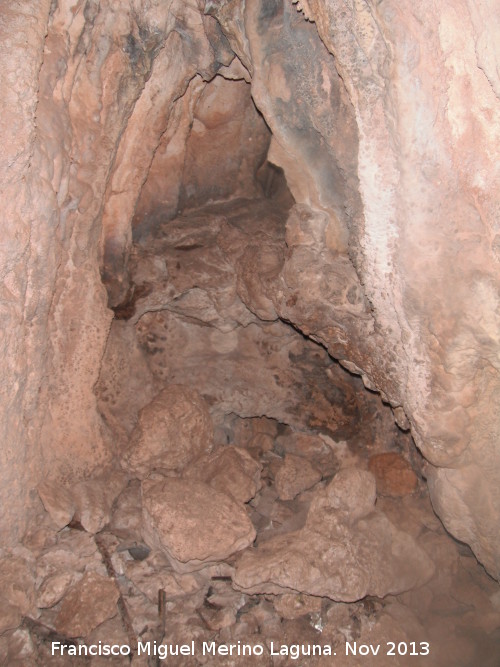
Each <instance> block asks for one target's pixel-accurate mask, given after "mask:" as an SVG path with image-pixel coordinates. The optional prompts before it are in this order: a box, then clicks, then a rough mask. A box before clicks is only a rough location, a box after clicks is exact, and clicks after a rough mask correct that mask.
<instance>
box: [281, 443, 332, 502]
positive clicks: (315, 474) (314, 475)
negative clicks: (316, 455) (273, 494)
mask: <svg viewBox="0 0 500 667" xmlns="http://www.w3.org/2000/svg"><path fill="white" fill-rule="evenodd" d="M321 477H322V475H321V473H320V471H319V470H318V469H317V468H315V467H314V466H313V465H312V463H309V461H308V460H307V459H305V458H302V457H301V456H295V455H294V454H287V455H286V456H285V459H284V461H283V464H282V465H281V467H280V468H279V470H278V472H277V473H276V477H275V483H276V489H277V491H278V495H279V497H280V498H281V500H293V499H294V498H295V496H296V495H297V494H299V493H300V492H301V491H305V490H306V489H310V488H311V486H314V485H315V484H316V483H317V482H319V481H320V479H321Z"/></svg>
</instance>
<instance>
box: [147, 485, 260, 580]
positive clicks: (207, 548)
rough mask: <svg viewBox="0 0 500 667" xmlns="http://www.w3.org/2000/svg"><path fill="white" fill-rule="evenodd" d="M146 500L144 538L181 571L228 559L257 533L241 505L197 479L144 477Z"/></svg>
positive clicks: (249, 542)
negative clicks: (154, 479) (153, 478)
mask: <svg viewBox="0 0 500 667" xmlns="http://www.w3.org/2000/svg"><path fill="white" fill-rule="evenodd" d="M142 502H143V513H144V522H145V525H144V532H145V537H146V541H149V542H150V544H151V545H152V546H157V547H160V548H162V549H163V550H165V552H166V554H167V555H168V556H169V558H170V560H171V562H172V564H173V566H174V567H177V568H178V569H179V570H181V571H182V570H183V569H199V568H201V567H204V566H205V565H207V564H210V562H211V561H217V560H224V559H225V558H227V557H228V556H230V555H231V554H233V553H234V552H236V551H240V550H241V549H244V548H245V547H247V546H248V545H249V544H251V543H252V542H253V540H254V539H255V530H254V528H253V526H252V524H251V522H250V519H249V518H248V516H247V514H246V512H245V510H244V508H243V506H242V505H241V504H239V503H237V502H236V501H235V500H233V499H232V498H230V497H229V496H227V495H226V494H224V493H221V492H220V491H216V490H214V489H213V488H212V487H210V486H208V484H204V483H202V482H199V481H197V480H181V479H175V478H170V479H167V480H165V481H159V482H158V481H156V482H155V481H153V480H146V481H144V482H143V484H142Z"/></svg>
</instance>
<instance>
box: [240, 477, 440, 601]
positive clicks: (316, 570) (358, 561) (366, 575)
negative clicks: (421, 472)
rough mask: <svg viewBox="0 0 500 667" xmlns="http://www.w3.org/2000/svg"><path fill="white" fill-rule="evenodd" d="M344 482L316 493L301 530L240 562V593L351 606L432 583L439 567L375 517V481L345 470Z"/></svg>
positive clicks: (384, 519)
mask: <svg viewBox="0 0 500 667" xmlns="http://www.w3.org/2000/svg"><path fill="white" fill-rule="evenodd" d="M338 476H339V479H337V477H335V478H334V479H333V481H332V482H331V483H330V485H329V486H328V487H327V488H325V489H321V490H318V492H317V493H316V495H315V497H314V499H313V501H312V503H311V506H310V509H309V513H308V516H307V520H306V524H305V526H304V527H303V528H302V529H300V530H298V531H296V532H293V533H288V534H283V535H278V536H276V537H272V538H270V539H269V540H266V541H265V542H263V543H262V544H260V545H259V546H258V547H257V548H254V549H249V550H247V551H245V552H244V553H243V554H242V555H241V556H240V558H239V559H238V562H237V564H236V569H235V574H234V579H233V581H234V584H235V586H237V587H238V588H239V589H240V590H243V591H246V592H248V593H257V592H258V593H274V594H278V593H286V592H290V591H299V592H302V593H306V594H308V595H316V596H321V597H329V598H331V599H332V600H338V601H344V602H348V601H354V600H359V599H361V598H362V597H364V596H365V595H376V596H378V597H384V596H385V595H387V594H389V593H392V594H396V593H401V592H402V591H405V590H408V589H411V588H414V587H418V586H420V585H422V584H424V583H425V582H426V581H428V580H429V579H430V577H431V576H432V574H433V572H434V567H433V564H432V561H431V560H430V559H429V557H428V556H427V554H426V553H425V551H423V550H422V549H420V548H419V546H418V545H417V543H416V542H415V540H414V539H413V538H412V537H411V536H410V535H408V534H406V533H404V532H402V531H400V530H398V529H397V528H396V527H395V526H394V525H393V524H392V523H391V522H390V521H389V520H388V519H387V517H386V516H385V515H384V514H383V513H382V512H380V511H378V510H375V508H374V506H373V505H374V502H375V481H374V479H373V477H372V476H371V474H370V473H366V472H363V471H358V470H355V469H352V470H347V469H346V470H345V471H341V472H340V473H338ZM370 479H371V484H370ZM336 480H337V481H336Z"/></svg>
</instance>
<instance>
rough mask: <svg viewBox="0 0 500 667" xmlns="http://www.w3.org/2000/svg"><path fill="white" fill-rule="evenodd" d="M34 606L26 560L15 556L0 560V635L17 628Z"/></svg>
mask: <svg viewBox="0 0 500 667" xmlns="http://www.w3.org/2000/svg"><path fill="white" fill-rule="evenodd" d="M34 604H35V589H34V579H33V570H32V567H31V565H30V563H29V562H28V560H26V559H25V558H23V557H22V556H17V555H9V556H5V557H3V558H0V634H2V633H3V632H5V631H6V630H12V629H14V628H17V626H18V625H19V623H20V622H21V619H22V617H23V616H24V615H29V614H32V613H33V611H34Z"/></svg>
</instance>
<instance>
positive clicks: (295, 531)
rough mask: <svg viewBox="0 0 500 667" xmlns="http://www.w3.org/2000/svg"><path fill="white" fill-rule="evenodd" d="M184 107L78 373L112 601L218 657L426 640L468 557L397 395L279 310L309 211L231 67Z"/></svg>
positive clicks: (424, 644) (158, 157) (160, 636)
mask: <svg viewBox="0 0 500 667" xmlns="http://www.w3.org/2000/svg"><path fill="white" fill-rule="evenodd" d="M192 109H193V111H192V117H191V118H189V122H187V121H188V119H182V120H181V121H180V122H179V125H178V128H182V127H183V124H184V125H188V127H189V130H188V131H187V132H186V131H185V130H182V129H181V130H179V129H177V132H179V131H180V132H183V135H182V136H183V138H184V144H182V145H179V146H178V151H177V153H176V152H175V150H173V149H172V148H171V143H172V142H173V143H174V144H175V135H174V136H172V134H170V135H169V138H168V140H165V141H164V142H163V143H164V145H162V144H160V147H159V148H158V151H157V152H156V154H155V157H154V159H153V162H152V165H151V169H150V171H149V174H148V177H147V178H146V180H145V181H144V185H143V187H142V191H141V194H140V197H139V200H138V205H137V208H136V212H135V215H134V219H133V229H134V233H133V241H134V242H133V244H132V246H131V248H130V252H129V255H128V258H127V275H126V284H127V286H128V287H127V293H126V296H125V299H124V300H123V301H122V302H121V303H119V304H117V305H116V306H114V308H113V310H114V313H115V319H114V321H113V324H112V327H111V332H110V335H109V338H108V343H107V349H106V352H105V355H104V358H103V362H102V367H101V373H100V378H99V382H98V383H97V385H96V395H97V398H98V406H99V409H100V411H101V414H102V416H103V418H104V421H105V423H106V424H107V425H108V426H109V427H110V429H111V431H112V433H113V445H114V448H115V455H116V459H117V461H119V466H120V468H121V470H124V471H125V472H126V485H125V486H124V488H123V490H122V492H121V494H120V495H119V496H118V497H117V498H116V500H115V503H114V505H113V510H112V511H111V512H110V515H109V517H108V518H109V522H108V523H107V524H106V525H105V526H104V527H103V530H102V531H101V532H100V533H99V534H100V535H101V539H102V540H104V544H105V547H104V548H105V550H106V553H111V554H113V557H114V559H115V560H114V561H113V570H114V569H115V568H116V571H119V572H120V573H122V576H123V577H124V581H125V582H127V584H126V585H125V586H122V587H121V590H122V592H123V591H124V590H126V591H127V592H126V593H123V595H124V598H123V599H124V604H125V605H126V608H128V609H133V610H134V614H140V618H141V622H142V621H143V619H144V618H147V619H148V624H147V629H145V630H144V632H143V634H142V635H141V641H142V642H143V644H147V645H152V643H154V642H155V641H156V642H159V643H163V644H164V645H168V646H172V647H175V646H178V645H180V644H182V643H185V639H186V637H189V638H193V637H195V638H196V641H197V642H198V644H199V646H203V643H202V642H203V641H208V640H210V641H212V640H213V639H214V638H215V639H216V642H217V643H218V644H220V645H223V646H226V645H231V644H233V645H234V647H235V648H234V651H235V653H237V652H238V651H239V650H240V648H238V649H237V648H236V647H240V646H241V645H242V644H243V645H245V646H246V650H247V651H249V652H250V653H247V654H246V657H241V656H244V655H245V654H244V653H242V654H241V656H238V658H235V661H234V662H231V663H230V664H240V663H239V662H238V660H240V661H241V660H243V661H244V660H245V659H247V658H248V656H249V655H252V660H255V658H256V655H257V654H255V655H254V654H253V653H252V650H253V648H252V647H257V649H256V650H260V647H261V646H262V647H266V648H265V650H266V653H269V652H271V655H267V658H266V660H271V662H269V664H288V663H287V662H286V660H287V659H290V651H292V653H293V651H294V650H296V651H299V649H298V648H297V649H290V645H291V644H294V645H298V644H300V645H302V646H303V647H304V648H303V649H300V651H302V650H303V651H304V655H303V656H302V658H305V659H306V660H309V661H310V664H323V663H322V662H317V663H316V662H315V661H313V660H312V659H311V657H310V656H309V653H308V651H310V650H311V649H310V648H307V647H312V646H314V645H316V647H317V648H316V649H314V650H317V651H318V655H320V653H322V654H323V655H327V656H328V655H329V651H330V650H331V651H333V649H334V647H336V646H337V647H340V645H341V643H342V641H344V640H346V639H347V638H349V641H350V642H351V644H350V645H351V646H355V645H357V643H361V642H360V641H359V640H360V639H361V638H362V637H363V633H364V632H365V633H366V632H367V629H368V628H370V627H372V626H373V625H375V627H378V628H380V627H386V628H387V630H386V631H387V632H388V633H389V634H391V633H393V634H391V636H393V635H394V636H395V637H397V638H399V639H400V640H401V641H400V642H398V645H399V647H400V648H399V649H398V650H399V651H401V652H402V651H403V649H404V651H405V652H408V651H410V652H413V653H416V654H421V655H422V656H426V655H427V651H428V650H429V644H430V643H429V641H428V638H429V637H433V641H434V645H436V642H437V641H438V640H437V637H436V635H435V633H434V630H433V629H432V628H433V627H434V625H435V622H436V618H438V617H439V616H440V614H441V609H440V608H439V604H441V602H440V603H439V604H438V603H436V602H430V601H429V600H428V598H427V593H425V591H430V590H431V589H432V588H434V587H435V585H436V568H443V567H444V568H446V569H448V568H451V570H452V571H453V573H454V574H453V575H452V577H453V578H454V580H455V578H456V581H458V580H459V579H461V578H462V577H464V576H466V577H468V576H470V574H471V572H472V571H475V572H476V574H477V575H479V576H481V575H480V570H481V568H480V566H478V564H477V562H476V560H475V558H474V557H473V554H472V552H471V550H470V549H469V547H468V546H466V545H464V544H461V543H458V542H456V541H455V540H454V539H453V538H452V537H451V536H450V535H449V534H448V533H447V532H446V530H445V529H444V528H443V526H442V524H441V522H440V521H439V520H438V518H437V517H436V515H435V514H434V511H433V509H432V505H431V502H430V499H429V493H428V490H427V485H426V462H425V459H424V458H423V457H422V455H421V454H420V452H419V451H418V450H417V448H416V447H415V444H414V442H413V439H412V437H411V433H410V431H409V423H408V422H407V420H406V418H405V416H404V413H403V414H401V408H399V412H398V409H396V410H395V411H393V409H392V408H391V406H390V404H389V402H388V401H385V402H384V401H383V400H382V398H381V396H380V394H379V393H378V392H377V391H373V389H374V387H373V386H372V385H371V383H370V381H369V380H368V379H367V378H366V377H364V378H363V379H361V377H360V375H361V373H360V372H359V369H358V368H357V367H356V366H355V365H354V364H352V363H349V362H348V361H347V360H345V359H344V360H343V365H341V364H340V363H339V362H338V360H336V359H335V358H334V357H333V356H331V354H330V353H329V351H328V349H327V348H326V345H325V344H324V342H323V341H322V339H321V336H316V335H315V330H314V328H313V327H312V326H311V327H310V328H305V329H306V332H307V333H305V332H304V330H303V329H301V328H300V327H297V326H296V325H294V323H293V322H291V321H288V320H287V318H286V317H284V316H283V312H282V311H281V309H280V304H281V303H282V300H283V295H282V292H283V291H284V290H288V293H287V296H286V299H285V303H286V305H288V306H290V307H291V308H295V309H297V310H298V312H300V309H301V307H302V306H303V305H305V307H306V308H307V305H308V304H307V301H305V303H304V304H303V303H301V301H304V291H303V290H301V289H297V290H290V289H289V286H288V285H287V284H286V278H285V276H286V264H287V262H289V263H292V265H293V261H294V255H299V257H300V256H301V254H302V253H303V251H304V248H305V249H307V248H308V246H309V245H310V244H311V238H313V239H314V235H315V234H317V233H318V232H317V228H316V227H317V226H319V228H321V222H322V216H321V214H318V212H317V211H314V210H313V209H312V208H311V207H308V206H305V205H299V206H298V205H297V204H296V202H295V201H294V198H293V196H292V194H291V192H290V190H289V189H288V186H287V182H286V176H285V174H284V172H283V170H282V169H280V168H279V167H276V166H275V165H273V164H272V163H270V162H268V161H267V158H268V153H269V146H270V144H271V140H272V134H271V132H270V130H269V128H268V126H267V124H266V123H265V122H264V121H263V119H262V117H261V115H260V112H259V111H258V110H257V109H256V107H255V105H254V103H253V100H252V98H251V95H250V86H249V85H248V84H247V83H246V82H244V81H242V80H240V81H236V82H234V81H232V82H231V81H228V80H226V79H224V78H223V77H221V76H216V77H215V78H214V79H213V80H212V81H211V82H210V83H208V84H206V86H205V87H204V88H203V92H202V93H201V94H199V97H198V104H195V105H193V107H192ZM249 145H250V147H251V149H250V150H249ZM179 165H182V166H180V167H179ZM173 174H175V178H173ZM173 203H176V205H175V206H174V205H173ZM318 223H319V225H318ZM327 251H328V252H329V253H330V259H331V258H335V257H337V250H336V249H334V250H332V249H330V250H327ZM309 259H310V257H309V256H308V255H305V260H304V259H302V262H303V263H304V262H307V261H308V260H309ZM303 265H304V264H303ZM299 266H300V264H299ZM306 279H307V276H306ZM299 280H300V276H299ZM110 284H111V285H112V284H113V281H112V280H111V281H110ZM344 289H345V290H346V292H348V291H349V290H348V289H347V288H345V286H344ZM351 289H352V287H351ZM280 292H281V294H280ZM122 293H123V290H122ZM111 296H112V291H111V292H110V297H111ZM346 301H348V302H351V303H352V304H353V305H356V302H357V295H356V294H355V293H354V296H352V294H351V295H350V296H349V295H347V296H346ZM352 371H353V372H352ZM396 422H398V423H396ZM398 424H399V425H398ZM437 553H439V554H440V559H439V560H438V561H437V560H436V554H437ZM478 568H479V569H478ZM466 573H467V574H466ZM166 582H167V583H166ZM466 588H467V586H466ZM471 590H472V589H471ZM157 595H158V596H160V597H159V599H160V601H161V605H160V606H161V609H162V612H161V613H160V614H159V615H158V612H157V609H156V602H157ZM447 604H449V610H450V612H451V609H454V610H455V611H456V612H457V613H460V609H459V605H458V606H456V602H452V601H451V600H449V601H448V603H447ZM455 611H454V612H453V613H455ZM405 614H406V615H407V618H406V620H405V621H404V622H402V621H401V620H400V619H401V615H403V616H404V615H405ZM131 623H132V625H133V626H134V628H135V627H136V625H137V620H136V618H132V619H131ZM398 633H399V634H398ZM410 637H411V641H410ZM365 641H368V640H365ZM148 642H149V644H148ZM353 642H354V643H353ZM411 642H414V643H413V644H412V643H411ZM473 643H475V644H476V643H477V641H476V639H474V642H473ZM278 646H280V647H281V646H288V649H283V651H285V652H286V651H288V655H287V656H286V657H285V656H284V655H281V656H279V657H276V655H274V656H273V652H276V651H279V649H277V648H276V647H278ZM319 647H320V648H319ZM325 647H326V648H325ZM384 648H387V650H389V649H390V645H389V644H388V646H387V647H384ZM491 648H492V645H491V644H490V645H488V646H487V647H486V648H482V649H480V650H481V651H482V655H483V657H484V659H485V660H486V663H485V664H487V660H488V659H489V658H487V657H486V656H487V655H488V654H489V652H490V650H491ZM164 650H165V651H167V653H168V649H164ZM174 650H175V649H174ZM241 650H244V649H241ZM440 650H443V647H440ZM167 653H166V654H165V655H167ZM298 655H299V654H298V653H297V656H298ZM297 656H295V658H293V659H297ZM305 656H307V657H305ZM257 657H260V656H257ZM400 657H401V659H402V660H404V659H405V658H404V657H402V656H400ZM170 660H172V657H170ZM218 660H220V655H219V656H218ZM179 664H180V663H179ZM259 664H260V663H259ZM262 664H268V662H265V661H264V662H263V663H262ZM307 664H309V662H308V663H307ZM381 664H383V663H381ZM402 664H403V663H402ZM492 664H493V663H492Z"/></svg>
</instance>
